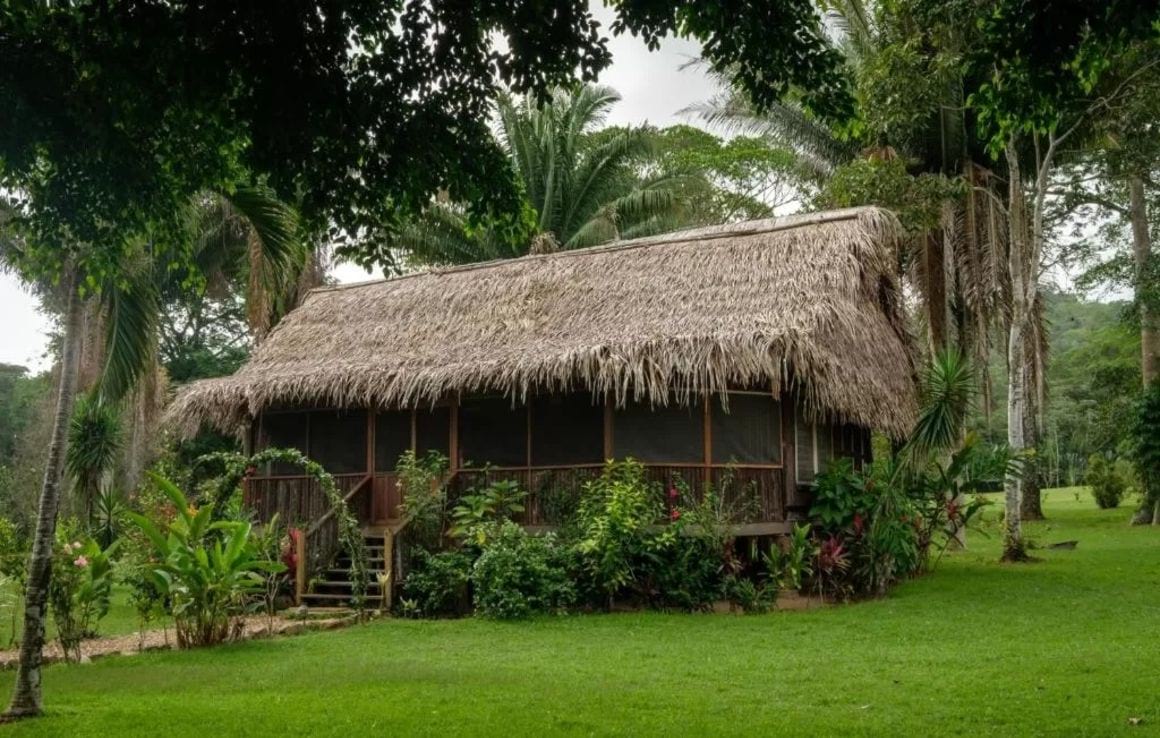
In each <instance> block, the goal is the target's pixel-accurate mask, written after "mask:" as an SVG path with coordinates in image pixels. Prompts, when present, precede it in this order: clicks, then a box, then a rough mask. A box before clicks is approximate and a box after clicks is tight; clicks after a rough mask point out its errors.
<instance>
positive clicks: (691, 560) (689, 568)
mask: <svg viewBox="0 0 1160 738" xmlns="http://www.w3.org/2000/svg"><path fill="white" fill-rule="evenodd" d="M678 525H679V524H678ZM677 532H678V531H674V533H677ZM660 544H663V545H660ZM640 569H641V571H640V573H639V577H638V578H639V579H640V582H641V583H640V585H639V586H640V588H641V589H643V594H644V595H645V597H646V599H647V602H648V604H649V605H651V606H653V607H657V608H661V609H665V610H668V609H676V610H685V611H687V612H697V611H705V610H709V609H710V608H712V606H713V603H714V602H717V601H718V600H721V599H724V597H725V594H726V593H725V578H724V577H725V575H724V571H723V567H722V556H721V551H720V550H719V549H718V548H717V547H716V546H715V545H714V544H713V542H712V541H711V540H710V539H708V538H706V537H702V536H686V535H679V534H677V535H672V536H666V537H664V538H663V539H661V541H660V542H658V545H656V546H654V547H653V550H652V552H651V555H649V556H647V557H645V558H643V559H642V561H641V567H640Z"/></svg>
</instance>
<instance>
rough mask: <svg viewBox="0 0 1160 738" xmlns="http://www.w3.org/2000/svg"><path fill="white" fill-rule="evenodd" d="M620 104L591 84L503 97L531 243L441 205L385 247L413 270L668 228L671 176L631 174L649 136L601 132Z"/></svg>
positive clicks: (505, 138)
mask: <svg viewBox="0 0 1160 738" xmlns="http://www.w3.org/2000/svg"><path fill="white" fill-rule="evenodd" d="M619 100H620V96H619V95H618V94H617V93H616V92H615V91H614V90H612V89H610V88H608V87H599V86H594V85H586V86H583V87H580V88H578V89H577V90H575V91H570V90H557V91H556V92H554V93H553V94H552V95H551V97H550V99H548V100H547V101H546V102H543V103H537V102H535V101H533V100H531V99H524V100H516V99H514V98H512V97H510V96H506V95H505V96H501V98H500V100H499V103H498V111H497V112H498V116H497V118H498V129H499V143H500V145H501V146H502V148H503V149H504V151H505V152H506V153H507V156H508V159H509V161H510V162H511V166H512V169H513V170H514V172H515V175H516V178H517V179H518V181H519V184H520V186H521V187H522V188H523V190H524V195H525V200H526V207H527V208H528V211H529V216H530V219H531V220H532V222H533V226H532V237H531V238H530V239H528V240H526V241H524V242H520V243H512V242H511V241H510V240H509V239H506V238H504V237H502V236H501V235H500V234H498V233H496V232H495V231H494V230H492V229H490V228H487V227H483V228H471V227H469V224H468V219H467V215H466V209H465V208H464V207H463V206H461V205H460V204H457V203H452V202H449V201H447V199H446V198H439V199H437V200H436V201H435V202H433V203H431V205H430V206H429V207H428V208H427V211H426V212H425V213H424V215H423V216H422V217H421V218H418V219H416V220H413V221H410V222H408V223H406V224H404V226H403V227H402V228H401V229H400V230H399V232H398V233H396V234H395V235H394V236H392V238H391V243H390V245H391V247H392V248H393V249H395V250H397V251H399V252H402V253H403V254H405V255H406V257H407V258H409V259H410V260H411V261H414V262H418V263H428V264H461V263H469V262H475V261H483V260H488V259H502V258H510V257H513V256H520V255H522V254H525V253H528V252H529V251H552V250H556V249H575V248H583V247H585V246H593V245H596V244H600V243H605V242H607V241H612V240H615V239H618V238H631V237H634V236H639V235H648V234H652V233H658V232H663V231H665V230H669V229H671V228H673V227H675V225H676V224H677V223H678V222H679V221H678V217H679V215H678V207H677V206H678V202H677V200H678V198H677V196H676V193H675V191H674V187H675V186H676V184H677V180H676V179H675V177H672V176H657V177H651V178H649V177H646V178H643V179H642V178H641V177H640V176H639V175H638V165H639V164H640V163H641V162H642V161H643V160H645V159H646V158H647V157H648V156H649V154H650V153H651V150H652V145H651V136H650V135H649V132H648V131H647V130H646V129H644V128H613V129H605V130H599V129H600V128H601V126H602V125H603V123H604V122H605V121H606V120H607V117H608V112H609V110H610V108H611V107H612V106H613V105H615V104H616V102H617V101H619Z"/></svg>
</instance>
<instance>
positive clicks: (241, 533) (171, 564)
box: [131, 475, 284, 648]
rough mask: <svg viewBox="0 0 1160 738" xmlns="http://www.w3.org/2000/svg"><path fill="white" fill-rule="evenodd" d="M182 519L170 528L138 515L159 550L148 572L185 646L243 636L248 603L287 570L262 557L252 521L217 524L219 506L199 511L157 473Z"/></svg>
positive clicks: (179, 641)
mask: <svg viewBox="0 0 1160 738" xmlns="http://www.w3.org/2000/svg"><path fill="white" fill-rule="evenodd" d="M153 481H154V483H155V484H156V485H157V487H158V488H159V489H160V490H161V491H162V492H163V493H164V494H165V496H166V497H168V498H169V500H170V501H171V502H172V503H173V506H174V507H175V508H176V510H177V515H176V517H175V518H174V519H173V521H172V522H170V523H169V524H168V525H165V526H164V529H163V528H161V527H158V525H157V524H155V523H154V522H153V521H151V520H149V519H148V518H146V517H144V516H142V515H136V514H134V515H132V516H131V517H132V520H133V522H135V523H136V524H137V526H138V527H140V528H141V531H142V532H143V533H144V534H145V536H146V537H147V538H148V539H149V542H150V544H151V545H152V547H153V557H154V562H153V565H152V567H151V568H150V569H149V571H148V575H149V576H150V577H151V578H152V581H153V583H154V585H155V586H156V587H157V589H158V591H160V592H162V593H164V595H165V597H166V598H167V600H168V601H169V603H170V608H171V614H172V615H173V619H174V622H175V624H176V630H177V644H178V646H179V647H181V648H189V647H193V646H208V645H212V644H215V643H221V642H223V641H229V640H233V639H235V638H237V637H238V636H240V635H241V632H242V627H243V620H242V616H243V615H244V613H245V611H246V605H247V600H248V599H249V598H251V597H253V596H255V595H258V594H260V593H261V592H262V589H263V585H264V582H265V576H264V574H266V573H270V572H277V571H280V570H283V569H284V567H283V565H282V564H281V563H280V562H277V561H271V560H269V559H266V558H264V557H263V556H262V553H261V551H260V550H259V549H258V547H257V546H256V545H255V543H254V540H253V538H252V536H251V527H250V524H249V523H248V522H245V521H240V520H217V521H214V520H213V504H212V503H211V504H207V505H203V506H202V507H201V508H197V507H195V506H194V505H192V504H190V502H189V500H188V499H187V498H186V496H185V495H184V494H183V493H182V492H181V490H179V489H178V488H177V487H176V485H174V484H173V483H172V482H170V481H169V480H168V479H165V478H163V477H160V476H157V475H153Z"/></svg>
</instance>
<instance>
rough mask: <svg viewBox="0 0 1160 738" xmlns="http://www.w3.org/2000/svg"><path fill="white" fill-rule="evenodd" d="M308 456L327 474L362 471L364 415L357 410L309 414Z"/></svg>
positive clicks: (365, 422)
mask: <svg viewBox="0 0 1160 738" xmlns="http://www.w3.org/2000/svg"><path fill="white" fill-rule="evenodd" d="M309 456H310V458H312V459H314V460H315V461H317V462H318V463H319V464H322V468H323V469H326V471H328V472H330V473H331V474H350V473H352V472H361V471H366V468H367V421H366V414H365V413H364V412H363V411H361V410H347V411H337V412H336V411H331V410H324V411H319V412H315V413H311V414H310V454H309Z"/></svg>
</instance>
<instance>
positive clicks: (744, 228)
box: [307, 206, 881, 295]
mask: <svg viewBox="0 0 1160 738" xmlns="http://www.w3.org/2000/svg"><path fill="white" fill-rule="evenodd" d="M874 210H881V208H878V207H875V206H860V207H853V208H842V209H840V210H823V211H821V212H814V213H794V214H793V215H783V216H781V217H779V218H762V219H758V220H746V221H741V222H739V223H722V224H718V225H710V226H697V227H695V228H687V229H685V230H681V231H673V232H671V233H661V234H657V235H655V236H642V237H640V238H632V239H628V240H625V241H612V242H610V243H606V244H600V245H598V246H589V247H587V248H582V249H568V250H565V251H553V252H552V253H549V254H525V255H524V256H518V257H515V258H510V259H490V260H488V261H479V262H474V263H471V264H457V265H454V266H446V267H430V268H428V269H422V270H419V271H415V272H411V273H409V274H399V275H397V276H394V277H383V278H381V279H367V280H362V281H359V282H346V283H344V284H333V285H322V286H319V287H314V288H312V289H311V290H309V291H308V292H307V295H310V294H313V293H315V292H337V291H339V290H345V289H356V288H359V287H370V286H372V285H377V284H386V283H387V282H398V281H401V280H404V279H411V278H414V277H427V276H431V275H439V274H456V273H460V272H471V271H476V270H479V269H490V268H492V267H496V266H500V265H502V264H513V263H524V262H530V261H537V260H548V259H559V258H571V257H578V256H587V255H590V254H595V253H611V252H616V251H630V250H632V249H638V248H647V247H650V246H663V245H667V244H674V243H685V242H688V241H713V240H717V239H721V238H733V237H736V236H753V235H757V234H760V233H776V232H777V231H789V230H793V229H795V228H803V227H806V226H812V225H821V224H823V223H833V222H837V221H843V220H854V219H856V218H858V217H859V216H860V215H862V214H863V213H866V212H870V211H874Z"/></svg>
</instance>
